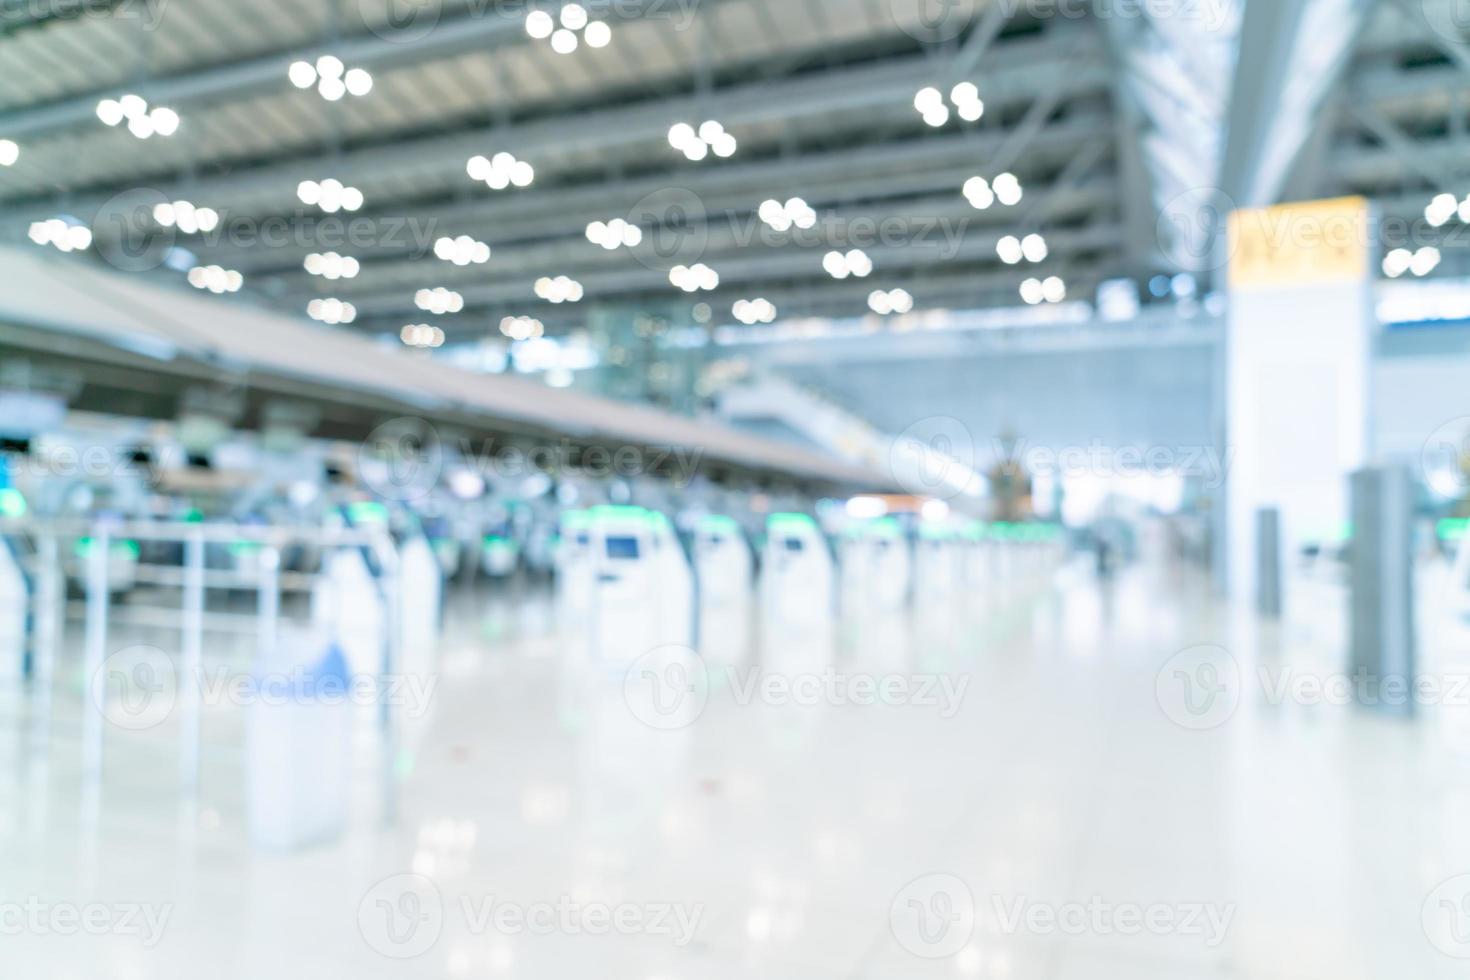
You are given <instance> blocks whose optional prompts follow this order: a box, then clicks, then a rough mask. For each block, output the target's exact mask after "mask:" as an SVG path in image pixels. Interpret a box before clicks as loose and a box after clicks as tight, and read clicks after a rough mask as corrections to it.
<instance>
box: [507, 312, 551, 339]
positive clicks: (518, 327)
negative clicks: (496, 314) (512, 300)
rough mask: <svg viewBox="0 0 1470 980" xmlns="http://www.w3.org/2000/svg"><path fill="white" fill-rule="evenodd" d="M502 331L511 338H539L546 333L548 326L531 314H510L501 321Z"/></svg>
mask: <svg viewBox="0 0 1470 980" xmlns="http://www.w3.org/2000/svg"><path fill="white" fill-rule="evenodd" d="M500 332H501V333H502V334H504V335H505V336H507V337H509V338H510V339H511V340H537V339H539V338H541V337H543V336H545V334H546V326H545V324H543V323H542V322H541V321H540V320H538V319H536V318H535V317H530V316H508V317H506V318H505V319H503V320H501V321H500Z"/></svg>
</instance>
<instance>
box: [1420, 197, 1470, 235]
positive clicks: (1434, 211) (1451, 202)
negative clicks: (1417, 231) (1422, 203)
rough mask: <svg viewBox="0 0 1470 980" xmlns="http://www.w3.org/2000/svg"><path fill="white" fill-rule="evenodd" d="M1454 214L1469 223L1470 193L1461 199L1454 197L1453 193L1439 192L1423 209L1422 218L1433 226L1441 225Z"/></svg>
mask: <svg viewBox="0 0 1470 980" xmlns="http://www.w3.org/2000/svg"><path fill="white" fill-rule="evenodd" d="M1456 216H1458V217H1459V219H1460V220H1461V221H1463V222H1465V223H1466V224H1470V194H1467V195H1466V196H1465V200H1463V201H1461V200H1458V199H1456V197H1455V195H1453V194H1440V195H1439V196H1437V197H1436V198H1435V199H1434V200H1432V201H1430V202H1429V207H1427V208H1425V209H1424V220H1425V221H1428V222H1429V223H1430V225H1432V226H1433V227H1435V228H1441V227H1443V226H1444V225H1446V224H1448V223H1449V220H1450V219H1451V218H1454V217H1456Z"/></svg>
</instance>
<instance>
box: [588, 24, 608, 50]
mask: <svg viewBox="0 0 1470 980" xmlns="http://www.w3.org/2000/svg"><path fill="white" fill-rule="evenodd" d="M582 39H583V40H584V41H586V42H587V46H588V47H589V48H605V47H607V46H608V45H609V44H611V43H612V27H611V26H609V25H608V23H607V21H603V20H596V21H593V22H592V23H590V24H588V25H587V29H586V30H585V31H583V32H582Z"/></svg>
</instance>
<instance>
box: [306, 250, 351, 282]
mask: <svg viewBox="0 0 1470 980" xmlns="http://www.w3.org/2000/svg"><path fill="white" fill-rule="evenodd" d="M303 265H305V267H306V271H307V272H308V273H310V274H311V275H313V276H321V277H322V278H323V279H356V278H357V274H358V273H359V272H360V271H361V270H362V266H361V264H360V263H359V262H358V261H357V259H354V258H353V257H352V256H350V255H338V254H337V253H336V252H324V253H317V252H313V253H311V254H310V255H308V256H307V257H306V260H305V262H304V263H303Z"/></svg>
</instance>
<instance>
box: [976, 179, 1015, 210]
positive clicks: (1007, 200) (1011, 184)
mask: <svg viewBox="0 0 1470 980" xmlns="http://www.w3.org/2000/svg"><path fill="white" fill-rule="evenodd" d="M964 193H965V200H967V201H969V202H970V206H971V207H973V208H974V209H975V210H977V211H985V210H987V209H988V208H990V206H991V205H993V204H995V202H996V201H1000V203H1001V204H1003V205H1005V206H1006V207H1008V208H1009V207H1013V206H1015V205H1017V204H1020V203H1021V198H1022V197H1024V196H1025V192H1024V191H1023V190H1022V189H1021V181H1020V180H1019V179H1017V177H1016V175H1015V174H1011V173H1005V174H1001V175H1000V176H999V177H997V178H995V181H994V182H993V183H992V182H991V181H988V180H986V179H985V178H984V177H971V178H970V179H969V180H967V181H965V187H964Z"/></svg>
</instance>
